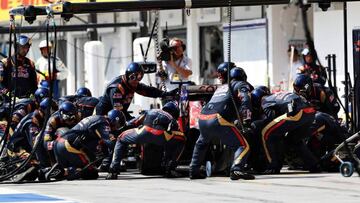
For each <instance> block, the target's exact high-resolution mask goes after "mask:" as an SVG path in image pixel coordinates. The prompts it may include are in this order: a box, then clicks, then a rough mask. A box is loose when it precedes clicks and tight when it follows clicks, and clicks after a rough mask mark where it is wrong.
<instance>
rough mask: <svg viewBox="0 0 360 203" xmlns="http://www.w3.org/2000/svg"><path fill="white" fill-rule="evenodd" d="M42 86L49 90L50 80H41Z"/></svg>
mask: <svg viewBox="0 0 360 203" xmlns="http://www.w3.org/2000/svg"><path fill="white" fill-rule="evenodd" d="M40 87H42V88H45V89H48V90H49V89H50V84H49V82H48V81H47V80H42V81H41V82H40Z"/></svg>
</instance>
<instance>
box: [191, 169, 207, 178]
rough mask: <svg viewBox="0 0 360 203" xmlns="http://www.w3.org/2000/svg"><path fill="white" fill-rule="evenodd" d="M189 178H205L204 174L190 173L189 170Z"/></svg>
mask: <svg viewBox="0 0 360 203" xmlns="http://www.w3.org/2000/svg"><path fill="white" fill-rule="evenodd" d="M189 177H190V179H191V180H195V179H205V178H206V174H205V173H201V172H200V171H199V172H192V171H191V170H190V174H189Z"/></svg>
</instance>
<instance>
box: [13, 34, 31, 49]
mask: <svg viewBox="0 0 360 203" xmlns="http://www.w3.org/2000/svg"><path fill="white" fill-rule="evenodd" d="M16 43H17V44H18V45H19V46H26V45H27V46H31V39H30V38H29V37H28V36H25V35H20V36H19V37H18V38H17V40H16Z"/></svg>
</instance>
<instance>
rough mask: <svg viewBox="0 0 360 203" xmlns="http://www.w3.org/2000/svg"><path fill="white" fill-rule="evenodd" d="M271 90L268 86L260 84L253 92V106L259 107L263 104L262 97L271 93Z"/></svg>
mask: <svg viewBox="0 0 360 203" xmlns="http://www.w3.org/2000/svg"><path fill="white" fill-rule="evenodd" d="M270 94H271V93H270V90H269V88H268V87H266V86H258V87H256V88H255V89H254V90H253V91H252V92H251V102H252V105H253V107H256V108H259V107H260V106H261V99H262V97H263V96H267V95H270Z"/></svg>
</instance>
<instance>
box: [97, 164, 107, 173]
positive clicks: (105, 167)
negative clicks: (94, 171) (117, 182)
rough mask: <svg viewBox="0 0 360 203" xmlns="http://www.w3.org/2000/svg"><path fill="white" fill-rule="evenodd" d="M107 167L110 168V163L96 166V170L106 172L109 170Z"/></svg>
mask: <svg viewBox="0 0 360 203" xmlns="http://www.w3.org/2000/svg"><path fill="white" fill-rule="evenodd" d="M109 168H110V164H103V163H102V164H101V165H100V166H99V167H98V170H99V172H108V171H109Z"/></svg>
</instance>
